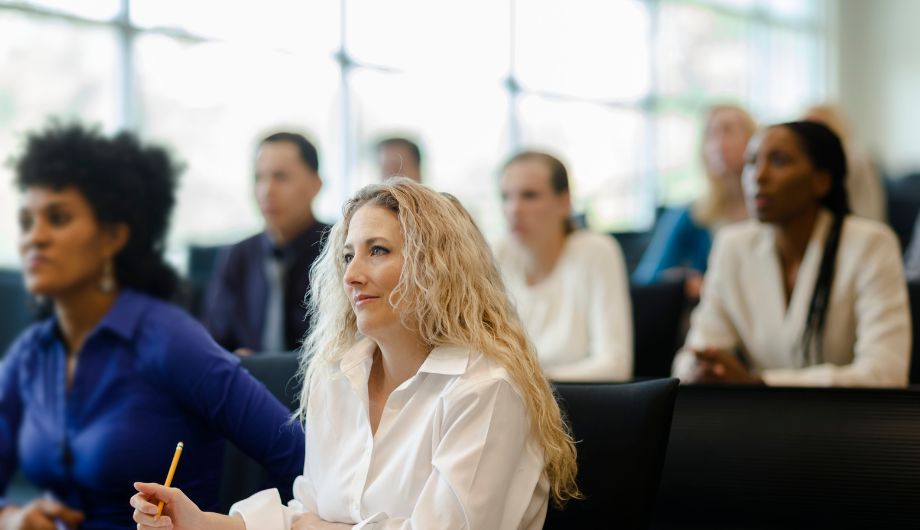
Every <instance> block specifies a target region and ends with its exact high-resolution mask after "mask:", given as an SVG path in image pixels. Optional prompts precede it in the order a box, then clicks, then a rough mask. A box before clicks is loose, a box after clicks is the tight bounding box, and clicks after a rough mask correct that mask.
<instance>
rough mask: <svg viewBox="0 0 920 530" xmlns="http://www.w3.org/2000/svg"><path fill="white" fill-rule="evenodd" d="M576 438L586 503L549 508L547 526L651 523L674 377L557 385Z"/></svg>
mask: <svg viewBox="0 0 920 530" xmlns="http://www.w3.org/2000/svg"><path fill="white" fill-rule="evenodd" d="M556 392H557V393H558V395H559V399H560V405H561V407H562V408H563V410H564V411H565V413H566V415H567V416H568V419H569V421H570V423H571V426H572V432H573V434H574V437H575V440H577V441H578V445H577V448H578V486H579V488H581V491H582V493H583V494H584V495H585V498H584V499H583V500H578V501H571V502H569V504H568V505H566V507H565V509H563V510H558V509H556V508H554V507H553V506H552V505H550V508H549V511H548V513H547V517H546V524H545V525H544V528H546V529H556V528H559V529H572V528H617V529H638V528H647V527H648V524H649V521H650V520H651V515H652V507H653V505H654V501H655V494H656V492H657V489H658V481H659V478H660V476H661V468H662V465H663V463H664V456H665V451H666V450H667V446H668V433H669V431H670V428H671V414H672V411H673V408H674V399H675V396H676V395H677V380H676V379H660V380H654V381H645V382H639V383H627V384H612V383H611V384H562V383H560V384H557V385H556Z"/></svg>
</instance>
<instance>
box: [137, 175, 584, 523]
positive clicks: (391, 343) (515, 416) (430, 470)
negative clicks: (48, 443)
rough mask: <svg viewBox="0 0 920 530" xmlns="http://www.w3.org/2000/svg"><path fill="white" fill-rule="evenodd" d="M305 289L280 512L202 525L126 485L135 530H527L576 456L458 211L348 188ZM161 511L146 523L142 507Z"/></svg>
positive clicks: (158, 493)
mask: <svg viewBox="0 0 920 530" xmlns="http://www.w3.org/2000/svg"><path fill="white" fill-rule="evenodd" d="M343 213H344V219H343V220H342V221H341V222H340V223H337V224H336V226H335V227H334V228H333V229H332V232H331V234H330V236H329V242H328V243H327V245H326V247H325V249H324V251H323V254H322V255H321V257H320V259H319V261H318V262H317V266H316V269H315V276H314V277H313V292H314V293H316V295H315V296H314V297H313V298H312V299H311V310H310V315H311V318H312V319H313V326H312V331H311V334H310V337H309V338H308V340H307V342H306V343H305V347H304V352H305V353H304V357H303V359H302V370H303V372H304V373H305V374H306V375H305V384H304V391H303V394H302V399H301V405H300V413H301V418H302V419H303V420H304V421H305V425H306V436H307V443H306V447H307V457H306V464H305V466H304V472H303V475H302V476H301V477H299V478H298V479H297V482H296V483H295V485H294V489H295V492H296V495H295V500H294V501H293V502H292V503H290V504H289V505H288V506H285V505H283V504H282V503H281V499H280V498H279V496H278V493H277V492H276V491H274V490H266V491H262V492H259V493H257V494H255V495H253V496H252V497H250V498H248V499H246V500H243V501H241V502H238V503H236V504H235V505H234V506H233V507H232V508H231V510H230V512H231V515H230V516H224V515H218V514H214V513H203V512H201V510H199V509H198V507H197V506H195V504H194V503H192V502H190V501H189V500H188V498H187V497H186V496H185V495H184V494H183V493H182V492H181V491H179V490H176V489H174V488H164V487H162V486H160V485H157V484H137V485H136V486H137V489H138V491H139V492H140V493H138V494H137V495H135V496H134V497H133V498H132V499H131V501H130V502H131V505H132V506H134V507H135V512H134V519H135V521H137V523H138V529H147V528H173V529H175V530H184V529H196V530H197V529H203V528H207V529H212V530H218V529H224V528H226V529H242V528H248V529H250V530H287V529H291V528H293V529H294V530H307V529H311V530H323V529H329V530H331V529H345V528H355V529H357V528H376V529H380V530H384V529H400V528H402V529H407V528H416V529H423V528H425V529H428V528H450V529H454V528H458V529H459V528H469V529H473V528H476V529H489V530H521V529H524V530H539V529H541V528H542V527H543V523H544V519H545V516H546V511H547V504H548V502H547V501H548V499H549V498H550V497H551V498H552V499H553V500H554V501H555V502H557V503H559V504H561V503H563V502H565V501H566V500H568V499H571V498H577V497H579V496H580V493H579V492H578V488H577V486H576V484H575V481H574V479H575V476H576V471H577V470H576V461H575V444H574V442H573V440H572V438H571V435H570V434H569V432H568V428H567V426H566V425H565V422H564V421H563V419H562V417H561V415H560V412H559V407H558V405H557V403H556V400H555V399H554V397H553V393H552V390H551V388H550V385H549V383H548V382H547V380H546V379H545V378H544V377H543V375H542V374H541V373H540V367H539V365H538V364H537V359H536V356H535V355H534V352H533V349H532V346H531V345H530V344H529V342H528V340H527V337H526V336H525V334H524V329H523V326H522V325H521V323H520V321H519V320H518V318H517V315H516V314H515V312H514V308H513V307H512V305H511V303H510V302H509V300H508V296H507V294H506V293H505V290H504V288H503V286H502V280H501V275H500V274H499V272H498V270H497V268H496V265H495V261H494V258H493V257H492V253H491V252H490V251H489V247H488V245H487V244H486V241H485V239H484V238H483V236H482V234H481V233H480V232H479V230H478V229H477V228H476V224H475V223H474V222H473V220H472V218H471V217H470V215H469V213H467V212H466V210H464V209H463V207H462V206H460V203H459V202H458V201H457V200H456V199H454V198H453V197H450V196H448V195H445V194H440V193H437V192H435V191H432V190H431V189H430V188H427V187H425V186H422V185H420V184H417V183H415V182H413V181H411V180H409V179H407V178H392V179H388V180H387V181H385V182H384V183H382V184H376V185H370V186H367V187H365V188H363V189H362V190H360V191H359V192H358V193H357V194H356V195H355V196H354V197H353V198H352V199H351V200H349V201H348V202H347V203H346V204H345V207H344V209H343ZM158 500H160V501H163V502H165V504H166V507H165V510H164V514H165V515H164V517H162V518H160V519H159V520H156V519H155V518H154V514H155V513H156V502H157V501H158Z"/></svg>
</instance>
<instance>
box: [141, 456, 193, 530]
mask: <svg viewBox="0 0 920 530" xmlns="http://www.w3.org/2000/svg"><path fill="white" fill-rule="evenodd" d="M183 447H184V446H183V444H182V442H179V443H178V444H177V445H176V452H175V453H174V454H173V459H172V463H171V464H170V465H169V471H168V472H167V473H166V481H165V482H164V483H163V485H162V486H161V485H159V484H150V483H144V482H135V483H134V489H136V490H137V491H138V492H139V493H138V494H136V495H135V496H133V497H131V506H133V507H134V521H135V522H137V523H138V525H139V527H141V528H144V527H149V528H195V527H196V526H195V523H194V521H196V520H198V517H197V516H200V515H201V510H199V509H198V507H197V506H195V503H193V502H192V501H191V500H189V498H188V497H186V496H185V494H184V493H182V492H181V491H180V490H178V489H175V488H171V487H170V485H172V481H173V477H174V476H175V474H176V468H177V467H178V465H179V457H181V456H182V448H183ZM154 499H157V500H158V501H159V502H158V503H157V505H156V506H154V505H153V504H152V503H151V501H152V500H154ZM164 507H168V508H167V515H165V516H164V515H163V509H164ZM180 521H185V522H186V523H187V524H182V525H180V524H179V523H180Z"/></svg>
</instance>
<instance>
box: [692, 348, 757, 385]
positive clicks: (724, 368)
mask: <svg viewBox="0 0 920 530" xmlns="http://www.w3.org/2000/svg"><path fill="white" fill-rule="evenodd" d="M693 355H694V356H695V357H696V359H695V361H696V362H695V363H694V366H693V372H692V374H691V375H690V377H689V378H687V379H688V380H687V382H688V383H739V384H752V385H762V384H764V382H763V379H761V378H760V377H757V376H755V375H752V374H751V373H750V372H748V370H747V368H745V367H744V365H743V364H741V361H740V360H739V359H738V357H737V356H735V355H733V354H731V353H729V352H727V351H725V350H719V349H716V348H706V349H704V350H693Z"/></svg>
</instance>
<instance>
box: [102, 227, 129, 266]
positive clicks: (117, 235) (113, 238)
mask: <svg viewBox="0 0 920 530" xmlns="http://www.w3.org/2000/svg"><path fill="white" fill-rule="evenodd" d="M102 236H103V238H104V239H103V252H104V253H105V257H106V258H108V259H111V258H114V257H115V256H116V255H118V253H119V252H121V250H122V249H123V248H125V245H127V244H128V239H129V238H130V237H131V229H130V228H128V225H127V224H126V223H115V224H112V225H108V226H105V227H103V229H102Z"/></svg>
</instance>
